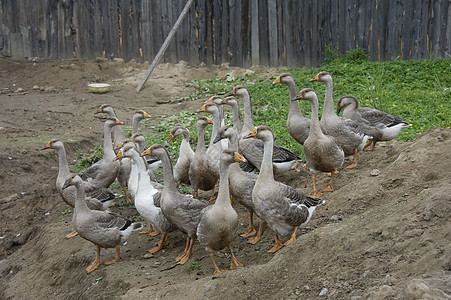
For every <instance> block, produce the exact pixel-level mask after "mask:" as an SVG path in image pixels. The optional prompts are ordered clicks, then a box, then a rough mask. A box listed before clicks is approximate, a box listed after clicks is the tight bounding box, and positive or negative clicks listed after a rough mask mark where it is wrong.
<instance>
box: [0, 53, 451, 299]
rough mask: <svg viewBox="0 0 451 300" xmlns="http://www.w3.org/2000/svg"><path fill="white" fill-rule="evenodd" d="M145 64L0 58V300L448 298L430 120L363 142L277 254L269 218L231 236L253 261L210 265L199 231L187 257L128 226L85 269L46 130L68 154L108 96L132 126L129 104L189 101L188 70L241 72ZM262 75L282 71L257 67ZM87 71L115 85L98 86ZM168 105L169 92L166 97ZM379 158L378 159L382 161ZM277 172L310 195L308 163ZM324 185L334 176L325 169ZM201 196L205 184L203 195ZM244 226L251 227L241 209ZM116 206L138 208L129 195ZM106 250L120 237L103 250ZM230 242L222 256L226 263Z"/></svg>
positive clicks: (442, 203) (86, 135)
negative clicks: (93, 266) (410, 134)
mask: <svg viewBox="0 0 451 300" xmlns="http://www.w3.org/2000/svg"><path fill="white" fill-rule="evenodd" d="M146 67H147V66H146V65H141V64H137V63H135V62H128V63H125V62H123V61H120V60H116V61H108V60H103V59H97V60H96V61H80V60H67V61H57V62H54V61H53V62H47V61H38V62H13V61H9V60H4V59H0V79H1V80H0V99H1V103H2V106H3V107H2V108H3V109H2V111H1V112H0V116H1V118H0V133H1V135H0V142H1V145H2V151H1V153H0V169H1V172H0V180H1V182H2V184H1V186H0V192H1V196H0V224H1V226H0V298H1V299H30V298H33V299H47V298H49V297H51V298H57V299H74V298H83V299H111V298H114V297H120V298H122V299H160V298H165V299H181V298H183V299H230V298H232V297H234V298H236V299H268V298H272V299H275V298H280V299H316V298H318V299H324V298H329V299H397V298H400V299H423V298H430V299H447V298H450V297H451V296H450V295H451V286H450V280H449V278H450V275H451V273H450V271H451V260H450V257H451V253H450V252H451V246H450V243H449V239H450V233H451V232H450V230H449V228H450V223H449V220H450V219H451V196H450V195H451V179H450V178H449V167H450V166H451V165H450V162H449V149H450V146H451V139H450V137H451V130H450V129H443V128H434V129H432V130H430V131H429V132H426V133H424V134H422V135H420V136H419V137H418V138H417V139H416V140H413V141H392V142H386V143H380V144H378V145H377V148H376V151H375V152H367V151H365V152H363V153H361V154H360V159H359V161H360V162H359V165H358V167H357V168H355V169H352V170H341V171H340V173H339V174H338V175H337V177H336V180H335V188H336V191H334V192H333V193H328V194H326V195H325V196H324V197H323V198H324V200H326V201H327V205H325V206H323V207H320V208H318V209H317V210H316V212H315V215H314V216H313V218H312V220H311V222H310V223H309V224H308V227H307V228H304V229H303V230H302V231H301V233H300V234H299V236H298V239H297V241H296V242H295V243H293V244H292V245H289V246H287V247H284V248H282V249H281V250H280V251H279V252H277V253H276V254H269V253H267V252H266V251H267V250H268V249H270V248H271V247H272V246H273V243H274V237H273V233H272V232H271V230H269V229H268V228H265V232H264V235H263V239H262V241H260V242H259V243H258V244H257V245H255V246H254V245H250V244H248V243H247V242H246V240H245V239H243V238H241V237H237V240H236V243H235V245H234V249H235V253H236V255H237V257H238V260H239V261H240V262H242V263H244V264H245V267H243V268H240V269H238V270H234V271H229V272H226V273H224V274H221V275H219V276H212V275H211V274H212V272H213V267H212V264H211V262H210V259H209V257H208V255H207V253H206V252H205V250H204V249H202V248H201V247H200V246H199V245H198V243H196V244H195V247H194V253H193V256H192V258H191V259H190V261H189V262H188V263H187V264H186V265H184V266H177V265H175V263H174V258H175V257H176V256H179V255H180V254H181V253H182V251H183V248H184V243H185V237H184V235H183V234H181V233H179V232H175V233H173V234H171V243H170V245H169V247H167V248H166V249H165V250H163V251H161V252H159V253H156V254H155V255H149V254H148V252H147V250H148V249H150V248H152V247H154V246H155V244H156V243H157V242H158V240H159V238H160V237H154V238H152V237H148V236H143V235H139V234H137V233H134V234H133V235H132V236H131V237H130V239H129V241H128V242H127V244H126V245H123V246H122V247H121V256H122V260H120V261H119V262H117V263H116V264H114V265H111V266H105V265H102V266H101V267H100V268H99V269H98V270H96V271H95V272H93V273H91V274H86V272H85V267H86V266H87V265H89V264H90V263H91V262H92V261H93V259H94V256H95V247H94V245H92V244H91V243H90V242H87V241H85V240H83V239H82V238H80V237H74V238H71V239H69V240H66V239H65V237H64V236H65V234H67V233H68V232H70V231H71V230H72V229H73V228H72V225H71V218H72V213H71V209H69V208H68V207H67V206H66V205H65V204H64V203H63V202H62V201H61V199H60V198H59V195H58V194H57V192H56V189H55V180H56V174H57V169H58V168H57V166H58V159H57V154H56V153H55V152H53V151H52V150H47V151H41V150H40V148H42V147H43V146H44V145H45V143H47V141H48V140H50V139H51V138H59V139H61V140H63V141H64V142H65V146H66V150H67V152H68V157H69V161H70V162H72V161H73V160H74V159H75V153H76V152H77V151H84V152H85V153H88V152H90V151H91V150H92V149H93V148H94V146H95V145H96V144H97V143H101V141H102V132H103V124H102V122H101V120H99V116H95V115H94V114H93V113H94V112H95V111H96V109H97V108H98V106H99V105H101V104H103V103H109V104H111V105H112V106H113V107H115V109H116V111H117V113H118V117H119V118H120V119H121V120H123V121H124V122H125V123H126V124H130V122H131V116H132V114H133V113H134V111H136V110H138V109H144V110H145V111H147V112H149V113H150V114H151V115H153V116H161V115H171V114H175V113H177V112H178V111H180V110H193V111H194V110H195V109H197V108H198V107H200V104H201V102H202V100H196V101H168V100H177V99H183V98H185V97H187V96H188V95H189V94H190V92H191V91H192V90H191V88H189V87H187V86H186V82H188V81H189V80H192V79H204V78H214V77H224V76H226V75H227V74H228V73H234V75H235V76H238V75H241V74H244V73H245V72H246V70H244V69H240V68H231V67H228V66H226V65H224V66H211V67H207V66H192V65H189V64H187V63H184V62H181V63H179V64H162V65H160V66H159V67H158V68H157V69H156V70H155V72H154V73H153V74H152V76H151V78H150V79H149V81H148V82H147V84H146V86H145V89H144V90H143V91H142V92H141V93H136V92H135V87H136V85H137V84H138V83H139V81H140V80H141V78H142V76H143V74H144V73H145V71H146V70H145V68H146ZM253 70H255V71H257V73H259V74H260V75H261V76H262V77H265V76H266V77H267V78H270V77H271V76H272V75H278V74H277V72H280V70H276V69H270V68H253ZM91 82H108V83H112V84H113V87H112V90H111V92H109V93H106V94H99V95H96V94H92V93H90V92H89V90H88V89H87V84H88V83H91ZM158 103H163V104H158ZM376 170H377V171H376ZM278 180H280V181H282V182H285V183H287V184H289V185H291V186H293V187H295V188H296V189H298V190H300V191H302V192H304V193H310V192H311V189H312V185H311V178H310V175H309V174H308V173H307V172H306V171H305V170H301V172H299V173H298V172H296V171H294V170H293V171H290V172H289V173H288V174H284V175H283V176H279V177H278ZM319 180H320V182H319V185H321V184H323V185H324V184H325V183H326V182H327V180H328V178H327V177H326V176H320V177H319ZM205 197H207V194H206V195H205ZM235 209H236V210H237V211H238V213H239V215H240V232H245V231H246V230H247V225H248V220H247V213H246V211H245V210H244V209H243V208H242V207H240V206H238V205H237V204H236V205H235ZM113 210H115V211H117V212H119V213H121V214H123V215H126V216H130V217H136V216H138V214H137V212H136V210H135V209H134V208H133V207H132V206H124V207H114V208H113ZM101 256H102V259H103V260H104V261H107V260H109V259H111V258H112V257H113V256H114V249H105V250H102V252H101ZM228 256H229V254H228V252H227V251H224V252H219V253H218V254H217V262H218V264H219V265H220V267H222V268H227V267H228V265H229V257H228Z"/></svg>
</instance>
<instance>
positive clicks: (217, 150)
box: [197, 98, 228, 177]
mask: <svg viewBox="0 0 451 300" xmlns="http://www.w3.org/2000/svg"><path fill="white" fill-rule="evenodd" d="M210 99H211V98H210ZM221 102H222V100H221ZM203 112H205V113H209V114H210V115H211V116H212V119H213V129H212V134H211V137H210V145H209V146H208V149H207V156H208V161H209V164H210V166H211V167H212V169H213V171H214V172H215V175H216V177H219V156H220V155H221V153H222V151H223V150H224V149H226V148H227V147H228V145H227V141H226V140H221V142H220V143H216V144H215V143H213V140H214V139H215V134H216V132H218V130H219V127H221V119H220V116H219V110H218V106H217V105H216V104H214V103H213V102H208V103H205V104H204V105H202V107H201V108H199V109H198V110H197V113H203ZM223 142H224V143H223Z"/></svg>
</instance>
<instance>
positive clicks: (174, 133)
mask: <svg viewBox="0 0 451 300" xmlns="http://www.w3.org/2000/svg"><path fill="white" fill-rule="evenodd" d="M181 135H183V136H186V135H187V136H189V130H188V129H187V128H186V127H183V126H176V127H174V128H172V129H171V132H170V133H169V138H168V143H169V142H170V141H172V140H173V139H175V138H176V137H179V136H181Z"/></svg>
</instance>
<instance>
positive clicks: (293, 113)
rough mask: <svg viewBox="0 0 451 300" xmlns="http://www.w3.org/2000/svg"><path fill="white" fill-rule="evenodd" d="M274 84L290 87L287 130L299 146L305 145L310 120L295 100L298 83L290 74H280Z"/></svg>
mask: <svg viewBox="0 0 451 300" xmlns="http://www.w3.org/2000/svg"><path fill="white" fill-rule="evenodd" d="M272 84H273V85H275V84H284V85H286V86H288V89H289V91H290V107H289V110H288V119H287V130H288V133H289V134H290V135H291V137H292V138H294V139H295V140H296V141H297V142H298V143H299V144H301V145H304V142H305V140H306V139H307V137H308V135H309V130H310V119H309V118H306V117H304V116H303V115H302V112H301V108H300V107H299V102H298V101H296V100H293V99H294V98H295V97H296V94H297V88H296V83H295V82H294V79H293V77H292V76H291V74H289V73H283V74H280V76H279V77H277V78H276V79H275V80H274V81H273V83H272Z"/></svg>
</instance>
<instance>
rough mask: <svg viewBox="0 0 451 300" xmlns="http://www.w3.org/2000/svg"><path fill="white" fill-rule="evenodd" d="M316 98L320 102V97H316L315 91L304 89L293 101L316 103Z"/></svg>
mask: <svg viewBox="0 0 451 300" xmlns="http://www.w3.org/2000/svg"><path fill="white" fill-rule="evenodd" d="M315 98H316V100H317V101H318V96H317V95H316V93H315V91H314V90H313V89H311V88H305V89H302V90H301V91H300V92H299V93H298V94H297V95H296V97H294V98H293V99H291V101H297V100H307V101H310V102H312V101H314V99H315Z"/></svg>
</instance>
